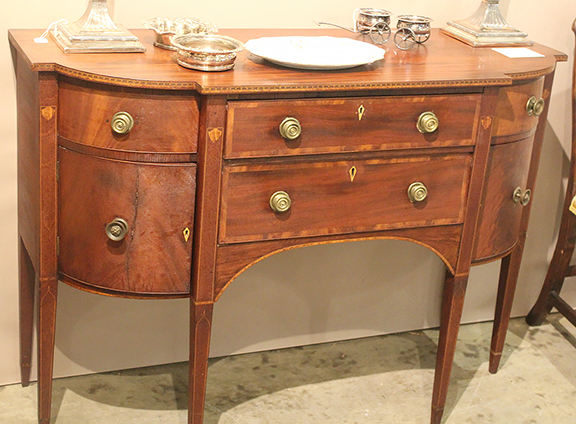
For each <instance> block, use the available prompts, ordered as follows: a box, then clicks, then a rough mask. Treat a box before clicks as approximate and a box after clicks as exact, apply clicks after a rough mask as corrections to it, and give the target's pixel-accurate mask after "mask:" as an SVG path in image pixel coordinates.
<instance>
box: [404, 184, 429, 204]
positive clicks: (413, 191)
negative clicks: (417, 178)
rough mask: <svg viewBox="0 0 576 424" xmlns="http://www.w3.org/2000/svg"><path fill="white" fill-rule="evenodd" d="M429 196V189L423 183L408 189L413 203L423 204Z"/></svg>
mask: <svg viewBox="0 0 576 424" xmlns="http://www.w3.org/2000/svg"><path fill="white" fill-rule="evenodd" d="M427 196H428V189H427V188H426V186H425V185H424V184H422V183H421V182H415V183H412V184H410V187H408V199H410V201H411V202H412V203H418V202H422V201H423V200H424V199H426V197H427Z"/></svg>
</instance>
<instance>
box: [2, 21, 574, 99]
mask: <svg viewBox="0 0 576 424" xmlns="http://www.w3.org/2000/svg"><path fill="white" fill-rule="evenodd" d="M435 30H436V29H435ZM146 31H148V32H146ZM258 31H260V32H258ZM283 31H284V32H286V31H289V30H282V29H275V30H250V29H236V30H226V31H224V30H223V32H226V33H228V32H231V33H232V35H236V36H238V37H239V38H241V39H243V38H244V37H252V36H254V35H256V36H261V35H265V36H268V35H276V33H278V34H280V35H282V34H284V32H283ZM290 31H295V32H296V31H297V30H290ZM312 31H314V30H312ZM35 32H37V31H35V30H9V39H10V42H11V44H12V45H13V46H14V47H15V48H16V49H17V50H18V52H19V53H20V54H22V55H23V56H24V58H25V61H26V63H28V64H29V66H30V68H31V69H32V70H33V71H37V72H57V73H59V74H62V75H67V76H70V77H75V78H79V79H82V80H86V81H92V82H100V83H106V84H111V85H118V86H127V87H135V88H151V89H167V90H195V91H196V92H198V93H200V94H221V95H239V94H258V93H282V92H284V93H290V92H294V93H298V92H305V91H319V92H339V91H350V90H352V91H368V90H378V89H381V90H391V89H411V88H414V89H422V88H458V87H487V86H508V85H512V84H513V83H514V81H517V80H528V79H532V78H538V77H541V76H544V75H546V74H549V73H551V72H553V71H554V69H555V64H556V62H558V61H565V60H567V55H565V54H563V53H561V52H559V51H556V50H554V49H550V48H547V47H545V46H540V45H537V50H540V51H541V52H542V53H543V54H545V55H546V56H547V57H548V60H547V61H546V63H545V65H544V64H542V65H543V66H544V67H543V68H541V69H534V67H532V68H531V69H529V70H526V71H523V70H522V69H521V68H520V69H514V70H512V69H509V70H508V73H507V72H506V70H502V72H501V73H500V74H498V73H497V72H492V73H491V72H487V73H486V74H487V75H469V76H468V78H464V79H462V80H460V79H456V78H454V77H452V76H448V75H447V79H441V78H440V79H435V78H431V79H426V78H422V79H411V80H410V81H403V80H402V79H399V78H392V79H388V77H385V78H383V79H376V80H374V79H372V80H371V81H370V80H368V81H366V80H365V79H364V78H362V75H364V74H366V75H370V72H366V69H359V71H358V72H359V78H357V79H350V78H347V79H346V78H343V79H344V81H343V80H342V79H341V80H340V81H338V79H335V78H327V79H326V80H325V81H324V79H322V78H315V77H314V78H311V80H309V81H304V79H306V78H299V77H298V78H294V79H292V78H286V79H285V81H287V82H288V84H286V83H285V82H284V83H283V80H282V79H276V78H272V79H268V80H266V78H263V79H260V78H255V77H248V78H244V76H246V75H249V74H247V73H246V72H247V71H246V68H245V67H244V63H242V70H241V71H240V75H241V76H242V77H241V78H240V79H236V78H224V77H217V76H215V74H217V73H214V74H213V75H209V74H212V73H206V72H204V73H200V72H199V73H198V74H197V76H194V77H193V78H190V77H189V76H186V74H182V75H180V72H181V71H178V70H176V68H170V70H169V71H168V74H169V77H168V76H167V77H166V78H163V77H159V75H163V72H164V70H165V69H168V68H166V67H162V68H161V69H160V68H159V69H160V70H159V72H160V74H154V73H151V74H148V75H146V76H145V78H131V76H130V75H129V74H127V75H119V73H120V74H121V72H116V70H117V69H121V67H122V66H125V63H122V61H120V62H113V65H110V66H108V68H106V70H103V73H100V72H99V71H98V70H97V69H79V68H78V67H76V66H75V65H74V63H78V66H79V67H80V66H83V65H82V64H84V63H86V61H83V59H82V60H78V61H77V60H76V58H77V57H79V56H83V55H66V56H64V55H63V53H61V52H60V50H59V49H57V47H55V46H49V50H47V51H46V50H42V48H39V49H40V50H39V49H38V48H37V47H36V46H35V45H34V44H33V43H32V42H31V41H30V40H29V39H31V37H32V36H33V35H35ZM137 32H138V35H139V36H140V37H141V38H142V41H143V42H145V43H146V44H147V45H148V44H150V43H149V42H150V40H151V39H152V38H151V32H150V31H149V30H138V31H137ZM312 33H313V34H316V32H312ZM305 34H307V33H305ZM336 34H338V36H340V35H341V34H342V31H340V32H339V33H330V32H328V31H324V32H322V35H336ZM446 38H448V39H451V38H450V37H446ZM451 40H453V39H451ZM449 43H451V42H448V43H447V42H446V40H442V41H439V44H440V45H441V46H442V48H444V50H446V48H454V49H455V51H460V50H461V49H460V48H459V47H458V46H460V44H461V43H459V42H458V41H456V40H454V43H455V44H454V45H453V46H452V45H451V44H450V45H448V44H449ZM153 49H155V47H152V46H149V50H150V53H149V54H148V53H146V56H140V55H142V53H134V55H135V56H134V57H135V59H134V66H136V67H138V66H139V65H143V64H146V63H148V62H149V61H151V62H153V63H154V64H155V65H154V66H158V64H164V63H165V61H166V60H167V59H168V56H166V55H167V54H168V53H166V51H164V52H160V51H158V49H157V50H153ZM477 49H478V50H476V53H471V56H475V55H476V54H479V55H480V56H484V55H485V53H484V52H482V48H477ZM391 51H392V53H394V54H395V52H394V51H393V49H392V48H391ZM28 53H30V54H31V56H29V55H28ZM136 55H138V56H136ZM74 56H76V58H75V57H74ZM59 57H60V58H61V59H62V61H60V60H59V59H58V58H59ZM552 58H554V63H552V64H551V62H550V59H552ZM244 60H245V59H244ZM60 62H64V63H60ZM88 62H90V61H88ZM104 63H107V62H104ZM531 63H532V64H533V65H534V63H533V62H531ZM116 64H117V65H118V66H119V67H120V68H117V67H116ZM436 65H438V63H436ZM161 66H162V65H161ZM239 66H240V65H239ZM261 66H262V65H261V63H254V64H251V65H250V67H254V69H257V68H259V67H260V68H261ZM87 67H88V68H90V66H87ZM126 69H127V68H126ZM471 69H476V68H471ZM110 70H114V71H113V72H112V73H116V74H115V75H111V74H110ZM288 71H290V70H289V69H288ZM105 72H109V73H108V74H107V73H105ZM185 72H194V71H190V70H186V71H185ZM228 72H234V70H232V71H228ZM249 72H252V70H250V71H249ZM259 72H260V71H258V72H256V74H255V76H258V75H259ZM188 75H192V74H188ZM267 75H268V74H267ZM143 76H144V75H143ZM396 76H397V75H396ZM299 79H300V81H299ZM386 79H388V81H386ZM290 80H292V81H293V84H292V83H291V81H290ZM356 81H359V82H356ZM362 81H364V82H362Z"/></svg>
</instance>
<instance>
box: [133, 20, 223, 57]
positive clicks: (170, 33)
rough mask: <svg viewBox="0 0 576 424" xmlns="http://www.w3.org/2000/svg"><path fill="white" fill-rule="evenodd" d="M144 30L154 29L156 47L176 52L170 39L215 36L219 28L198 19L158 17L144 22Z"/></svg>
mask: <svg viewBox="0 0 576 424" xmlns="http://www.w3.org/2000/svg"><path fill="white" fill-rule="evenodd" d="M143 24H144V28H148V29H152V30H154V32H155V33H156V41H154V45H155V46H156V47H160V48H162V49H166V50H174V51H176V47H174V46H172V44H171V42H170V39H171V38H172V37H174V36H175V35H189V34H214V33H216V32H218V27H217V26H216V25H214V24H211V23H209V22H204V21H201V20H199V19H196V18H163V17H156V18H152V19H148V20H147V21H144V22H143Z"/></svg>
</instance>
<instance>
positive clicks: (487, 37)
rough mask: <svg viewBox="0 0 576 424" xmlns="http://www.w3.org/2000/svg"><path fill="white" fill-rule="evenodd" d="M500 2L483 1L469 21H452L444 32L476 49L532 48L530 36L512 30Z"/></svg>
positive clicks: (496, 0)
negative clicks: (528, 37)
mask: <svg viewBox="0 0 576 424" xmlns="http://www.w3.org/2000/svg"><path fill="white" fill-rule="evenodd" d="M499 3H500V0H482V4H480V7H479V8H478V10H477V11H476V12H475V13H474V14H473V15H472V16H470V17H469V18H468V19H464V20H461V21H450V22H448V26H447V27H446V28H442V32H444V33H445V34H448V35H450V36H451V37H454V38H456V39H458V40H460V41H463V42H464V43H466V44H470V45H471V46H474V47H482V46H484V47H494V46H531V45H532V44H534V42H533V41H531V40H527V39H526V37H527V36H528V34H526V33H525V32H522V31H519V30H517V29H514V28H512V27H511V26H510V25H508V23H507V22H506V19H504V17H503V16H502V13H500V5H499Z"/></svg>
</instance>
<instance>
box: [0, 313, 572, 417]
mask: <svg viewBox="0 0 576 424" xmlns="http://www.w3.org/2000/svg"><path fill="white" fill-rule="evenodd" d="M491 329H492V324H491V323H482V324H473V325H465V326H462V328H461V330H460V338H459V341H458V348H457V353H456V358H455V363H454V368H453V372H452V380H451V385H450V390H449V394H448V402H447V406H446V411H445V414H444V415H445V419H444V423H445V424H465V423H466V424H469V423H483V424H484V423H503V424H504V423H506V424H515V423H517V424H534V423H537V424H569V423H576V401H575V400H576V329H575V328H574V327H572V326H571V325H570V324H569V323H568V322H567V321H566V320H565V319H563V318H561V317H560V316H559V315H553V316H551V317H550V318H549V320H548V322H547V323H545V324H544V325H542V326H540V327H536V328H530V327H528V326H527V325H526V324H525V322H524V320H522V319H515V320H512V322H511V325H510V331H509V333H508V337H507V340H506V346H505V351H504V356H503V359H502V364H501V368H500V371H499V372H498V374H495V375H492V374H490V373H488V366H487V361H488V352H489V345H490V332H491ZM437 336H438V332H437V331H435V330H428V331H417V332H410V333H402V334H396V335H389V336H383V337H371V338H366V339H359V340H352V341H345V342H338V343H327V344H322V345H314V346H306V347H299V348H292V349H283V350H279V351H271V352H262V353H255V354H247V355H239V356H233V357H225V358H216V359H213V360H211V363H210V368H209V375H208V389H207V396H206V418H205V420H204V423H205V424H216V423H218V424H248V423H249V424H295V423H297V424H322V423H326V424H327V423H330V424H334V423H346V424H352V423H354V424H368V423H370V424H375V423H378V424H382V423H386V424H388V423H402V424H405V423H406V424H407V423H415V424H421V423H427V422H429V409H430V400H431V393H432V379H433V367H434V363H435V352H436V341H437ZM186 384H187V364H185V363H180V364H170V365H164V366H155V367H149V368H143V369H135V370H127V371H120V372H113V373H103V374H95V375H89V376H81V377H72V378H64V379H58V380H55V381H54V399H53V403H52V405H53V420H52V422H53V423H54V424H78V423H82V424H91V423H98V424H108V423H110V424H112V423H139V424H148V423H154V424H158V423H163V424H164V423H166V424H172V423H179V424H185V423H186V405H187V399H186ZM35 417H36V386H35V384H33V385H31V386H30V387H27V388H22V387H20V386H19V385H13V386H6V387H0V423H2V424H28V423H29V424H33V423H36V419H35Z"/></svg>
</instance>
